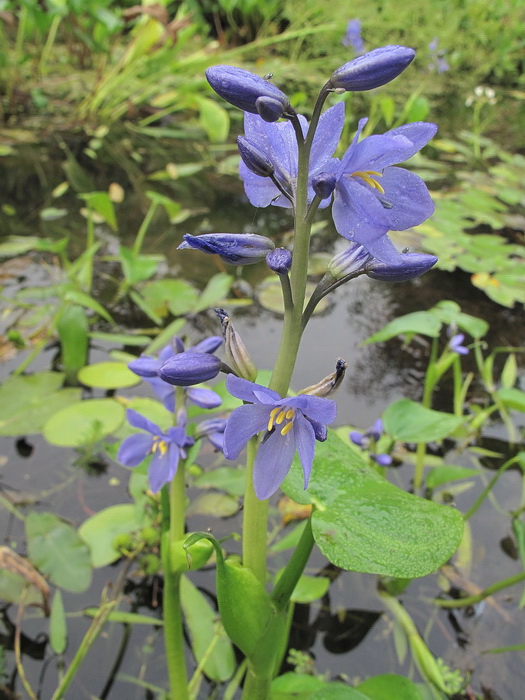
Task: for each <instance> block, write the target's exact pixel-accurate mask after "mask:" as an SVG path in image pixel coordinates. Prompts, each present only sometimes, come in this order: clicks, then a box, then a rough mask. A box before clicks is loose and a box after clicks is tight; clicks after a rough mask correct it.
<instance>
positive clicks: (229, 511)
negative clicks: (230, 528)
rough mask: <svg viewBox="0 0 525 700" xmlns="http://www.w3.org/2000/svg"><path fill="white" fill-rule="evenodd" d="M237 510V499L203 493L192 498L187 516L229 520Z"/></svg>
mask: <svg viewBox="0 0 525 700" xmlns="http://www.w3.org/2000/svg"><path fill="white" fill-rule="evenodd" d="M238 510H239V501H238V500H237V498H234V497H233V496H230V495H228V494H227V493H204V494H201V495H200V496H197V498H194V499H193V500H192V501H191V503H190V505H189V507H188V511H187V512H188V515H213V516H215V517H217V518H229V517H230V516H231V515H235V513H237V511H238Z"/></svg>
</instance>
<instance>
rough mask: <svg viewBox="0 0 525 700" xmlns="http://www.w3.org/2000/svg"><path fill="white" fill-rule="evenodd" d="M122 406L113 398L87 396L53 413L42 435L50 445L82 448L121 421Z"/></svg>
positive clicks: (112, 429) (102, 436)
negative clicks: (84, 399) (85, 398)
mask: <svg viewBox="0 0 525 700" xmlns="http://www.w3.org/2000/svg"><path fill="white" fill-rule="evenodd" d="M124 417H125V409H124V406H122V404H120V403H118V401H115V400H114V399H89V400H87V401H81V402H79V403H75V404H72V405H71V406H68V408H65V409H62V410H60V411H58V412H57V413H55V414H54V415H53V416H51V418H50V419H49V420H48V421H47V423H46V424H45V425H44V429H43V435H44V437H45V439H46V440H47V441H48V442H50V443H51V444H52V445H59V446H60V447H81V446H82V445H88V444H91V443H93V442H96V441H97V440H101V439H102V438H104V437H106V435H109V434H110V433H113V432H114V431H115V430H117V428H118V427H119V426H120V425H121V423H123V422H124Z"/></svg>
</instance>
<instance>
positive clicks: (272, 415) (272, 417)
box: [268, 406, 281, 431]
mask: <svg viewBox="0 0 525 700" xmlns="http://www.w3.org/2000/svg"><path fill="white" fill-rule="evenodd" d="M280 410H281V407H280V406H276V407H275V408H272V410H271V411H270V420H269V421H268V431H271V430H273V424H274V421H275V418H276V416H277V414H278V413H279V411H280Z"/></svg>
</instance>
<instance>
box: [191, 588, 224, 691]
mask: <svg viewBox="0 0 525 700" xmlns="http://www.w3.org/2000/svg"><path fill="white" fill-rule="evenodd" d="M180 592H181V605H182V610H183V612H184V619H185V622H186V625H187V626H188V631H189V635H190V639H191V648H192V649H193V653H194V654H195V658H196V660H197V663H200V662H201V661H202V660H203V659H206V660H205V662H204V672H205V674H206V675H207V676H208V678H210V679H211V680H213V681H218V682H224V681H227V680H228V679H229V678H231V677H232V675H233V672H234V671H235V655H234V653H233V647H232V645H231V642H230V640H229V639H228V637H227V635H226V633H225V631H224V630H223V629H222V626H221V625H220V623H219V622H218V618H217V612H216V611H215V610H213V609H212V608H211V607H210V604H209V602H208V600H207V598H205V597H204V595H203V594H202V593H201V592H200V591H199V590H198V589H197V588H196V586H194V585H193V583H191V581H190V580H189V579H188V578H187V577H186V576H181V580H180ZM214 637H217V639H216V641H215V639H214ZM212 643H213V647H212V648H211V652H210V651H209V650H210V647H211V644H212Z"/></svg>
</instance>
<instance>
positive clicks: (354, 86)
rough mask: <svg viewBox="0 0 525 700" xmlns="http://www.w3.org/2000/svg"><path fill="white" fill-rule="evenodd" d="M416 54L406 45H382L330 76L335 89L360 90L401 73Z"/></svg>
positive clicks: (368, 88) (374, 85)
mask: <svg viewBox="0 0 525 700" xmlns="http://www.w3.org/2000/svg"><path fill="white" fill-rule="evenodd" d="M415 55H416V53H415V51H414V49H410V48H408V47H406V46H382V47H381V48H378V49H374V50H373V51H369V52H368V53H365V54H363V55H362V56H358V57H357V58H354V59H353V60H352V61H349V62H348V63H345V64H344V66H341V67H340V68H337V70H335V71H334V72H333V73H332V77H331V78H330V81H329V82H330V86H331V87H332V88H335V89H343V90H350V91H351V92H360V91H362V90H372V89H373V88H376V87H380V86H381V85H385V84H386V83H389V82H390V81H391V80H394V78H397V76H398V75H399V74H400V73H402V72H403V71H404V70H405V68H406V67H407V66H408V65H409V64H410V63H411V62H412V60H413V59H414V56H415Z"/></svg>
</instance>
